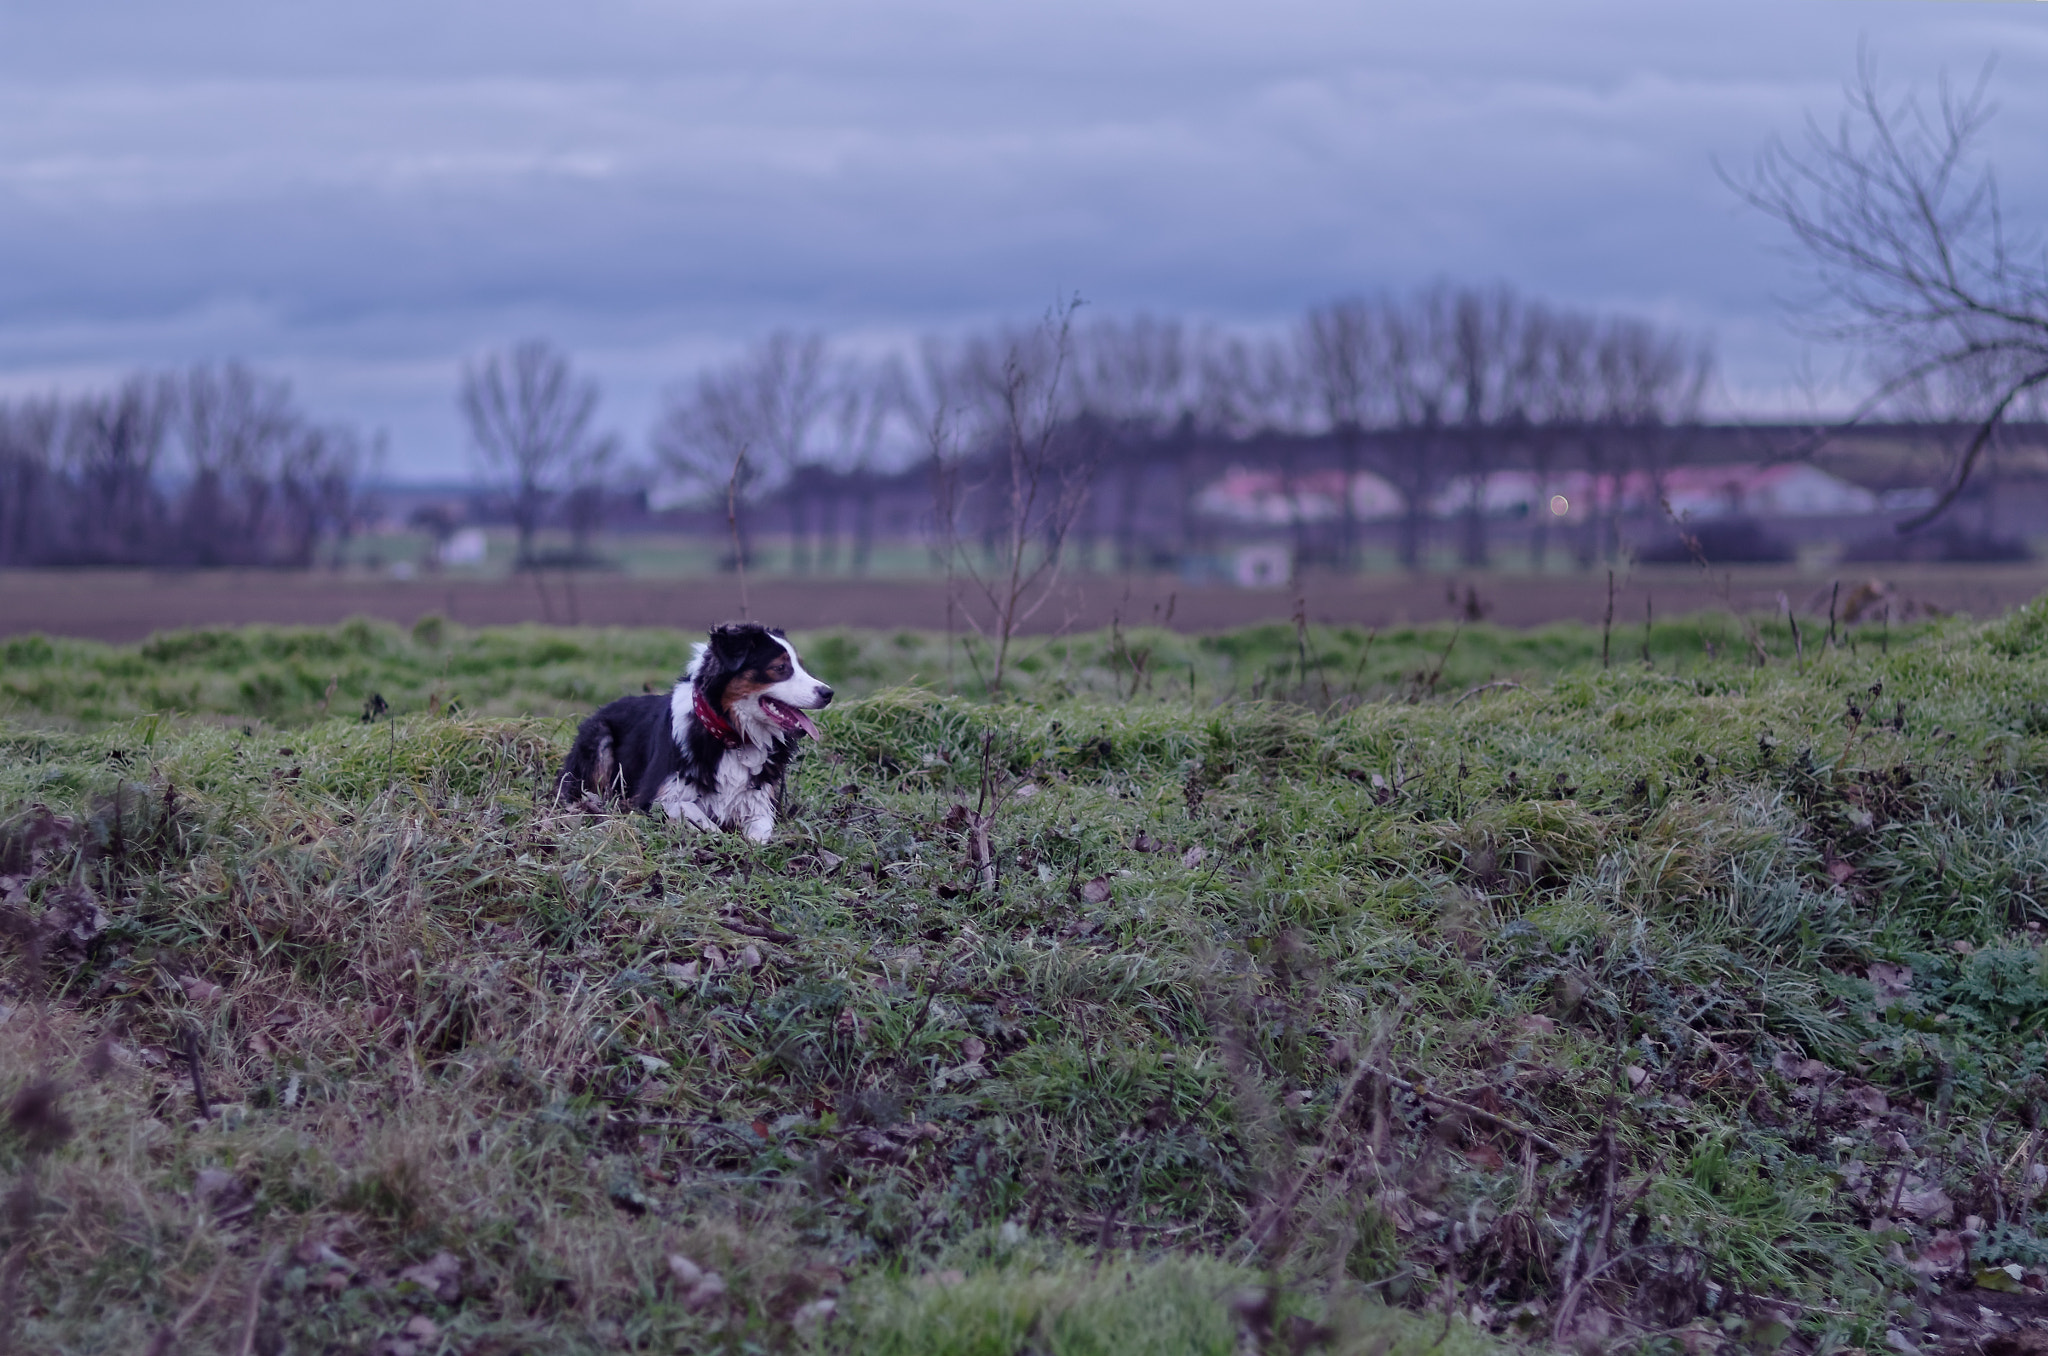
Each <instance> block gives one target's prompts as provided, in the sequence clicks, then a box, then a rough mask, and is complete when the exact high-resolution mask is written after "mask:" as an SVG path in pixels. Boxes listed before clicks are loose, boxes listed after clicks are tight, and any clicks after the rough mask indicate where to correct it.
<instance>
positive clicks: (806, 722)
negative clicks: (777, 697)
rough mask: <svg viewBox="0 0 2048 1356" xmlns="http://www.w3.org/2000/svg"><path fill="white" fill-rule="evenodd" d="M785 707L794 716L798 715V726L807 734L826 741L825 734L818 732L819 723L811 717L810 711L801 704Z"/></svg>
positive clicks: (819, 740)
mask: <svg viewBox="0 0 2048 1356" xmlns="http://www.w3.org/2000/svg"><path fill="white" fill-rule="evenodd" d="M784 709H785V710H787V711H788V712H789V713H790V714H791V715H792V716H795V717H796V723H797V725H798V727H799V728H801V729H802V730H803V732H804V733H805V734H807V735H809V736H810V737H811V738H813V739H815V740H817V741H818V742H820V743H823V742H824V740H825V736H824V735H822V734H820V733H819V732H818V723H817V722H816V721H814V720H812V719H811V713H810V712H808V711H806V710H804V709H803V708H802V707H800V706H791V707H785V708H784Z"/></svg>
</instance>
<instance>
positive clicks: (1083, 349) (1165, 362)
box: [1075, 314, 1195, 570]
mask: <svg viewBox="0 0 2048 1356" xmlns="http://www.w3.org/2000/svg"><path fill="white" fill-rule="evenodd" d="M1076 357H1077V362H1076V368H1077V372H1076V376H1077V380H1076V382H1075V386H1076V397H1077V399H1078V402H1079V404H1080V407H1081V409H1082V411H1083V413H1084V417H1086V418H1089V419H1091V420H1092V421H1093V423H1094V424H1095V427H1094V428H1093V429H1092V430H1089V431H1090V432H1093V433H1095V434H1096V435H1097V436H1099V437H1100V438H1102V440H1103V441H1104V443H1105V447H1104V449H1103V451H1104V456H1103V460H1104V461H1105V462H1106V463H1107V464H1108V465H1110V466H1113V467H1114V468H1115V471H1116V480H1117V497H1116V502H1115V505H1114V508H1113V515H1114V516H1113V522H1112V528H1111V531H1112V534H1113V536H1114V538H1115V541H1116V563H1117V568H1118V569H1120V570H1132V569H1135V568H1137V566H1138V565H1139V563H1140V561H1139V556H1140V551H1139V545H1138V535H1139V511H1140V509H1141V508H1142V506H1143V503H1144V495H1145V482H1146V479H1147V477H1148V476H1149V475H1150V474H1151V472H1152V468H1153V466H1154V464H1155V462H1156V461H1157V460H1159V457H1160V453H1161V451H1162V450H1163V448H1162V444H1163V443H1164V442H1165V440H1166V438H1167V436H1168V435H1169V433H1171V432H1172V431H1174V430H1175V429H1178V428H1181V427H1182V426H1183V425H1184V423H1185V422H1186V421H1188V420H1190V419H1191V418H1192V413H1193V408H1194V377H1195V364H1194V362H1193V360H1192V357H1191V355H1190V352H1189V344H1188V340H1187V333H1186V330H1185V328H1184V327H1183V326H1182V324H1181V322H1180V321H1178V320H1171V319H1165V318H1161V317H1158V316H1152V315H1143V314H1140V315H1136V316H1132V317H1130V318H1129V319H1127V320H1116V319H1105V320H1099V321H1097V322H1096V323H1094V324H1092V325H1089V326H1087V327H1086V328H1084V329H1083V330H1082V331H1081V332H1080V334H1079V336H1078V342H1077V344H1076ZM1092 499H1093V496H1091V501H1092ZM1098 516H1099V515H1098V514H1097V513H1096V511H1095V506H1094V504H1093V503H1092V502H1091V504H1090V506H1089V507H1088V508H1087V509H1084V510H1083V514H1082V519H1081V523H1082V525H1083V526H1084V528H1086V529H1090V530H1091V535H1092V528H1093V525H1094V523H1095V520H1096V519H1097V517H1098ZM1084 554H1090V555H1092V551H1084Z"/></svg>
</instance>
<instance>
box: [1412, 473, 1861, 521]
mask: <svg viewBox="0 0 2048 1356" xmlns="http://www.w3.org/2000/svg"><path fill="white" fill-rule="evenodd" d="M1472 489H1473V482H1472V480H1471V479H1470V478H1469V477H1464V476H1460V477H1458V478H1457V479H1455V480H1453V481H1452V482H1451V483H1450V484H1449V485H1447V486H1445V487H1444V489H1443V491H1442V492H1441V493H1439V494H1438V495H1437V496H1436V498H1435V499H1434V500H1433V501H1432V502H1431V509H1432V510H1433V511H1434V512H1435V513H1436V514H1437V515H1439V516H1441V517H1454V516H1456V515H1457V514H1460V513H1465V512H1468V511H1469V505H1470V504H1471V502H1472ZM1660 489H1661V493H1662V496H1663V502H1664V504H1667V505H1669V506H1670V511H1671V513H1672V514H1673V515H1674V516H1676V517H1679V518H1684V519H1687V520H1690V521H1704V520H1707V519H1712V518H1733V517H1743V518H1814V517H1851V516H1855V515H1858V514H1864V513H1875V512H1877V510H1878V508H1879V503H1878V496H1877V495H1876V494H1874V493H1872V492H1871V491H1869V490H1866V489H1864V488H1863V487H1862V486H1860V485H1852V484H1850V483H1849V482H1848V481H1846V480H1843V479H1842V478H1841V477H1839V476H1833V475H1829V474H1828V473H1827V472H1826V471H1823V470H1821V469H1820V468H1819V467H1818V466H1811V465H1807V464H1805V463H1790V462H1780V463H1777V464H1774V465H1767V466H1766V465H1758V464H1756V463H1753V462H1752V463H1743V462H1735V463H1729V464H1726V465H1720V466H1674V467H1672V468H1671V469H1670V470H1668V471H1666V472H1664V474H1663V476H1662V478H1661V486H1660V484H1659V480H1658V478H1655V477H1652V476H1651V475H1650V474H1649V473H1648V472H1646V471H1630V472H1628V473H1626V474H1623V475H1593V474H1591V473H1589V472H1586V471H1555V472H1552V473H1551V474H1549V475H1547V476H1541V477H1539V476H1538V475H1537V474H1536V473H1535V472H1533V471H1496V472H1494V473H1493V474H1492V475H1489V476H1487V477H1486V478H1485V479H1484V481H1483V482H1481V485H1480V496H1479V497H1480V509H1481V511H1482V512H1483V513H1485V514H1486V515H1487V516H1489V517H1525V516H1528V515H1530V514H1533V513H1536V512H1538V511H1539V510H1540V511H1542V512H1546V513H1548V514H1550V515H1551V516H1552V517H1554V518H1562V519H1565V520H1566V521H1569V522H1577V521H1581V520H1583V519H1584V518H1585V517H1586V516H1587V515H1589V514H1591V513H1593V512H1595V511H1599V512H1603V513H1614V512H1619V513H1624V514H1627V513H1643V512H1649V511H1653V510H1654V511H1657V512H1660V513H1661V512H1662V506H1661V505H1659V503H1658V495H1659V493H1660Z"/></svg>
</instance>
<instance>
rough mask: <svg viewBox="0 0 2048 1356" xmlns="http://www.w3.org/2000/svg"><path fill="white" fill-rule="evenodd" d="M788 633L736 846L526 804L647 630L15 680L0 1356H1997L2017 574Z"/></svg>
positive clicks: (82, 666) (282, 650)
mask: <svg viewBox="0 0 2048 1356" xmlns="http://www.w3.org/2000/svg"><path fill="white" fill-rule="evenodd" d="M802 639H803V641H804V643H805V645H806V648H807V654H808V655H809V656H810V657H812V658H813V659H815V660H816V661H817V662H816V667H817V668H818V669H819V670H820V671H821V672H822V673H824V674H825V675H826V676H828V677H830V678H832V679H833V680H834V681H835V682H838V683H841V684H842V685H844V686H845V687H846V688H847V689H848V691H849V694H850V695H849V696H848V698H847V699H846V700H845V701H844V702H841V703H835V705H834V706H833V707H832V708H831V709H830V710H829V711H827V712H826V713H824V717H823V724H824V729H825V734H826V742H825V743H824V744H823V745H822V746H818V747H814V748H811V749H809V750H808V751H807V752H806V754H805V756H804V757H803V758H801V759H800V760H799V762H798V764H797V767H796V771H795V774H794V780H793V783H792V786H791V793H790V798H789V803H788V805H787V807H786V810H787V813H786V816H785V819H784V822H783V824H782V826H781V828H780V830H779V832H778V834H777V837H776V839H775V841H774V842H773V843H772V844H770V845H768V846H767V847H765V848H761V849H754V848H751V847H749V846H747V845H745V844H744V843H741V842H737V841H734V840H731V839H727V838H714V839H708V840H707V839H704V838H699V837H695V836H693V835H691V834H689V833H688V832H687V831H684V830H681V829H678V828H677V827H676V826H673V825H671V824H669V823H667V822H666V821H663V820H659V819H654V818H648V817H625V816H614V817H591V816H583V815H569V814H562V813H559V812H556V811H555V810H554V809H553V808H552V807H550V806H549V805H548V804H547V803H546V800H545V795H544V792H545V788H546V786H547V785H548V780H549V777H550V775H551V771H552V769H553V767H554V766H555V764H556V762H557V760H558V759H559V758H560V757H561V755H562V753H563V751H564V749H565V747H566V743H567V739H568V736H569V733H570V730H571V729H572V718H573V717H574V716H575V715H576V714H579V713H580V712H581V711H583V710H586V709H587V708H588V706H589V704H590V703H592V702H594V701H596V700H599V699H602V698H603V697H606V696H609V695H612V694H614V693H615V692H616V691H618V690H620V689H622V688H626V689H631V688H636V687H637V686H639V685H640V684H641V683H643V682H645V683H660V682H665V681H667V679H668V677H669V675H671V674H672V673H673V671H674V669H675V667H676V666H677V665H678V664H679V662H680V660H681V656H682V652H683V646H684V642H685V640H686V637H683V636H680V635H678V634H675V633H672V632H655V631H624V630H620V631H589V630H585V631H570V632H564V631H558V630H550V629H543V628H521V629H515V630H508V631H490V630H476V631H473V630H469V629H466V628H462V627H458V626H451V625H448V624H445V623H440V622H429V623H427V624H426V625H423V626H418V627H414V628H412V629H410V630H405V629H400V628H397V627H394V626H389V625H380V624H375V623H368V622H358V623H352V624H349V625H346V626H342V627H339V628H333V629H297V630H272V629H251V630H215V631H201V632H187V633H181V634H169V635H164V636H160V637H158V638H157V639H155V640H153V641H150V642H147V643H145V644H142V645H139V646H126V647H110V646H105V645H99V644H94V643H91V642H83V641H63V640H54V641H53V640H49V639H46V638H38V637H16V638H14V639H12V640H9V641H6V642H4V649H0V667H4V671H0V684H4V690H5V694H6V695H5V698H4V701H5V709H4V711H0V891H4V898H0V919H4V922H5V929H4V932H0V937H4V941H0V948H4V950H0V957H4V964H5V971H4V983H5V986H6V987H5V989H4V992H0V1098H4V1099H5V1100H6V1103H7V1105H8V1108H9V1111H8V1117H7V1121H6V1123H5V1125H4V1126H0V1175H4V1180H5V1183H6V1189H7V1192H8V1198H9V1209H8V1211H7V1213H6V1217H5V1219H4V1220H0V1229H4V1231H5V1232H4V1235H0V1246H4V1248H5V1249H6V1251H5V1254H4V1255H5V1256H6V1257H8V1258H9V1259H10V1261H9V1263H8V1266H9V1268H10V1270H9V1271H8V1273H7V1285H6V1289H5V1291H4V1292H0V1325H4V1328H5V1333H4V1334H0V1338H4V1340H9V1341H12V1342H13V1343H14V1344H15V1346H16V1347H17V1348H18V1349H24V1350H36V1351H43V1350H51V1351H73V1350H75V1351H86V1350H95V1351H97V1350H143V1349H147V1348H151V1347H152V1345H153V1344H154V1345H155V1348H156V1349H160V1350H168V1349H172V1348H175V1349H178V1350H192V1351H214V1350H220V1351H251V1352H272V1351H278V1350H282V1349H290V1350H321V1351H327V1350H333V1351H363V1352H377V1353H383V1354H384V1356H396V1354H397V1353H401V1352H403V1353H408V1354H409V1356H426V1353H430V1352H433V1353H438V1352H444V1351H452V1350H459V1351H462V1352H465V1353H510V1352H514V1351H527V1350H545V1351H549V1352H568V1353H580V1352H622V1351H674V1350H691V1351H726V1352H735V1353H737V1352H749V1351H769V1350H773V1351H782V1350H788V1351H815V1352H830V1353H841V1352H843V1353H848V1356H852V1354H853V1353H860V1354H861V1356H867V1353H877V1352H880V1353H904V1356H908V1354H909V1353H920V1354H923V1353H936V1354H938V1356H949V1354H951V1353H959V1356H979V1354H980V1353H985V1352H986V1353H1005V1354H1007V1353H1012V1352H1017V1351H1023V1350H1033V1351H1040V1352H1044V1353H1047V1356H1082V1353H1104V1352H1112V1351H1113V1352H1117V1353H1138V1354H1140V1356H1145V1354H1148V1353H1159V1356H1168V1353H1173V1354H1174V1356H1179V1353H1186V1352H1201V1353H1213V1354H1214V1356H1234V1353H1241V1352H1246V1351H1260V1352H1270V1353H1280V1352H1286V1353H1290V1354H1292V1353H1302V1352H1308V1351H1318V1350H1321V1351H1328V1352H1333V1353H1340V1354H1341V1356H1483V1354H1484V1353H1485V1352H1486V1351H1489V1350H1495V1349H1499V1348H1500V1347H1502V1346H1505V1345H1509V1344H1513V1345H1517V1346H1527V1345H1537V1346H1553V1347H1556V1348H1559V1349H1567V1348H1569V1349H1574V1350H1578V1351H1581V1352H1591V1351H1598V1350H1613V1351H1639V1352H1643V1353H1646V1354H1649V1353H1656V1354H1658V1356H1676V1354H1677V1353H1680V1352H1686V1353H1700V1354H1701V1356H1706V1354H1708V1353H1727V1356H1738V1353H1739V1354H1740V1356H1768V1354H1769V1353H1779V1356H1808V1354H1809V1353H1832V1352H1839V1351H1842V1350H1843V1349H1845V1348H1854V1349H1860V1350H1864V1351H1872V1350H1878V1349H1881V1348H1885V1347H1887V1346H1890V1347H1892V1348H1894V1349H1899V1350H1917V1351H1921V1352H1926V1353H1954V1354H1955V1356H1962V1353H1965V1352H1978V1351H1981V1350H1983V1349H1985V1344H1986V1343H1988V1342H1990V1341H1991V1339H1993V1338H1995V1337H1997V1336H1999V1335H2000V1334H2003V1333H2008V1332H2010V1331H2012V1330H2013V1329H2015V1328H2019V1327H2027V1326H2030V1325H2033V1324H2036V1323H2038V1322H2039V1321H2040V1317H2041V1314H2042V1312H2043V1310H2044V1298H2043V1296H2044V1293H2048V1211H2044V1209H2043V1206H2044V1204H2048V1190H2044V1187H2048V1165H2044V1163H2043V1159H2044V1154H2043V1153H2042V1147H2043V1146H2042V1143H2041V1131H2040V1128H2039V1127H2041V1126H2042V1125H2043V1124H2044V1122H2048V1083H2044V1082H2043V1080H2042V1074H2041V1070H2042V1067H2043V1059H2044V1052H2048V1025H2044V1021H2048V1017H2044V1014H2048V961H2044V948H2043V946H2042V927H2043V924H2044V922H2048V604H2036V605H2034V606H2032V607H2029V608H2027V609H2024V610H2022V611H2020V612H2018V613H2015V614H2014V615H2012V616H2010V617H2008V618H2006V619H2004V620H2002V621H1998V622H1995V623H1991V624H1988V625H1985V624H1976V623H1970V622H1966V621H1963V620H1960V619H1946V620H1937V621H1932V622H1927V623H1922V624H1916V625H1913V626H1910V627H1891V628H1869V627H1866V628H1862V629H1859V630H1858V631H1856V632H1855V633H1853V636H1852V637H1850V638H1847V641H1846V642H1845V643H1844V644H1842V645H1839V646H1829V645H1828V644H1827V643H1826V639H1825V636H1824V635H1817V634H1816V633H1814V632H1813V631H1812V630H1810V629H1809V630H1808V631H1807V632H1806V633H1805V634H1804V636H1803V639H1802V641H1801V642H1800V644H1799V645H1798V646H1796V647H1795V645H1794V643H1793V641H1792V637H1791V633H1790V629H1789V627H1786V626H1785V625H1784V624H1783V623H1782V622H1778V623H1773V624H1771V625H1764V624H1762V623H1759V622H1750V623H1744V622H1742V621H1740V620H1738V619H1736V618H1735V617H1733V616H1730V615H1728V614H1725V613H1721V614H1709V615H1706V616H1698V617H1688V618H1682V619H1674V620H1672V621H1669V622H1664V623H1660V624H1658V625H1657V626H1655V627H1654V628H1652V629H1651V630H1650V631H1649V632H1648V634H1647V636H1646V637H1645V636H1644V635H1643V633H1642V632H1641V629H1640V628H1633V629H1629V630H1622V629H1617V630H1616V632H1615V633H1614V634H1613V635H1612V636H1610V637H1608V638H1607V640H1608V649H1609V654H1608V656H1607V660H1606V663H1605V664H1603V662H1602V657H1601V646H1602V636H1601V633H1600V631H1599V629H1598V628H1588V627H1584V626H1578V625H1566V626H1558V627H1555V628H1551V629H1547V630H1538V631H1509V630H1501V629H1497V628H1494V627H1491V626H1486V625H1478V626H1457V625H1444V626H1436V627H1432V628H1424V629H1413V630H1399V629H1395V628H1388V629H1386V630H1383V631H1381V632H1379V633H1377V634H1375V633H1374V632H1372V631H1370V630H1365V629H1356V628H1354V629H1345V628H1328V629H1324V628H1311V629H1309V630H1308V631H1307V632H1306V633H1305V634H1304V633H1303V632H1301V631H1297V629H1296V628H1295V627H1293V626H1292V625H1287V624H1281V625H1275V626H1269V627H1265V628H1261V629H1258V630H1255V631H1250V632H1236V633H1231V634H1226V635H1220V636H1214V637H1208V638H1193V637H1187V636H1183V635H1180V634H1177V633H1174V632H1171V631H1167V630H1164V629H1153V628H1140V629H1136V630H1124V629H1122V628H1119V629H1118V630H1116V631H1113V632H1109V631H1104V632H1095V633H1091V634H1087V635H1080V636H1074V637H1071V638H1067V639H1062V640H1053V641H1042V642H1036V643H1034V645H1033V646H1032V647H1031V651H1032V652H1031V654H1030V656H1029V657H1030V662H1029V663H1028V664H1027V665H1024V666H1021V668H1022V674H1021V679H1020V683H1019V685H1018V690H1017V691H1016V692H1015V693H1014V694H1013V695H1012V696H1011V697H1010V698H1009V699H1007V700H1003V701H987V700H981V699H976V698H975V697H973V696H971V695H970V694H971V692H972V691H973V687H972V683H971V679H970V678H969V676H968V673H967V670H968V668H969V667H970V666H967V665H965V663H964V661H963V660H962V659H961V657H960V656H959V653H958V650H957V647H956V648H955V650H954V686H955V687H956V688H958V689H959V691H958V692H957V693H956V694H954V695H948V694H947V693H946V691H945V690H944V687H945V684H944V682H943V680H942V679H941V678H940V677H939V675H938V674H937V672H936V670H937V667H938V666H939V665H940V664H942V663H943V662H944V660H945V656H946V654H947V648H948V647H947V646H946V645H945V644H944V641H943V638H942V637H934V636H932V635H930V634H928V633H926V634H921V633H917V632H903V631H885V632H880V633H869V632H857V631H832V632H818V633H813V634H808V635H805V636H804V637H802ZM1639 640H1646V642H1647V646H1648V660H1649V662H1644V657H1643V655H1642V654H1641V653H1640V652H1639V649H1638V645H1637V642H1638V641H1639ZM1710 641H1711V642H1712V644H1713V646H1714V648H1713V650H1712V652H1711V653H1710V652H1709V650H1708V648H1707V647H1708V643H1709V642H1710ZM1346 666H1349V668H1348V671H1347V668H1346ZM1189 677H1192V680H1193V689H1194V690H1193V692H1192V693H1190V692H1189V691H1188V690H1187V689H1186V687H1184V686H1183V684H1185V683H1186V682H1187V681H1188V679H1189ZM912 678H915V679H917V680H919V682H921V683H924V684H929V685H928V686H915V687H906V686H901V685H900V684H901V683H902V682H904V680H906V679H912ZM1504 679H1505V680H1507V681H1503V680H1504ZM371 692H376V693H378V694H379V695H381V696H383V697H384V698H385V706H386V707H387V710H386V711H385V712H384V713H383V714H381V715H380V714H378V712H377V710H376V705H375V703H368V705H367V706H366V701H367V698H368V696H369V694H370V693H371ZM366 716H368V717H371V719H369V720H366V719H365V717H366ZM394 717H395V719H394ZM2013 1349H2014V1350H2026V1349H2028V1348H2025V1347H2015V1348H2013Z"/></svg>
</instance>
